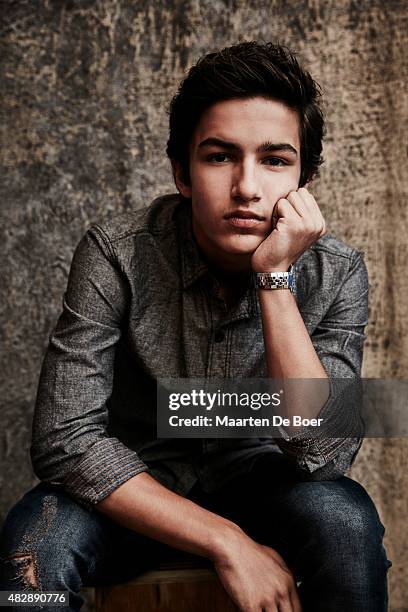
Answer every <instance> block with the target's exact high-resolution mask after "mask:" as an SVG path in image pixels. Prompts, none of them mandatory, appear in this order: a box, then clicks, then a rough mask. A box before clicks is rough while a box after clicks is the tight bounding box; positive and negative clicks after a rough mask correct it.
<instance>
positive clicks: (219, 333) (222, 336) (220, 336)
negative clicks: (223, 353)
mask: <svg viewBox="0 0 408 612" xmlns="http://www.w3.org/2000/svg"><path fill="white" fill-rule="evenodd" d="M224 339H225V334H224V332H223V331H217V332H216V334H215V336H214V340H215V342H222V341H223V340H224Z"/></svg>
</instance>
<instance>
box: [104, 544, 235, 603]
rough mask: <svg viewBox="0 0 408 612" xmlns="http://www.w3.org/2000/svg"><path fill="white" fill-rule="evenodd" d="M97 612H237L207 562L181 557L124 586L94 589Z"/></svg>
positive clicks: (141, 575)
mask: <svg viewBox="0 0 408 612" xmlns="http://www.w3.org/2000/svg"><path fill="white" fill-rule="evenodd" d="M95 610H96V612H236V611H237V610H238V608H237V606H235V604H234V603H233V602H232V601H231V599H230V598H229V596H228V594H227V592H226V591H225V589H224V587H223V586H222V584H221V582H220V581H219V578H218V576H217V573H216V572H215V570H214V569H212V568H211V565H210V564H209V563H208V562H206V561H205V560H201V559H199V558H194V557H193V556H191V557H190V556H189V555H185V554H184V555H183V554H180V556H179V557H177V558H175V559H174V560H172V561H168V562H166V563H162V564H160V565H159V566H158V567H157V568H155V569H154V570H152V571H148V572H145V573H143V574H140V575H139V576H137V577H136V578H135V579H134V580H131V581H130V582H126V583H124V584H118V585H114V586H107V587H97V588H96V589H95Z"/></svg>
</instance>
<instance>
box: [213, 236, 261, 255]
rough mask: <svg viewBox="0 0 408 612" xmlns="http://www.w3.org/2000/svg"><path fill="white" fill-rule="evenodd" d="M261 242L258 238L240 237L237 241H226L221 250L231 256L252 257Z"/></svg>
mask: <svg viewBox="0 0 408 612" xmlns="http://www.w3.org/2000/svg"><path fill="white" fill-rule="evenodd" d="M261 242H262V240H259V238H255V237H251V238H250V239H248V238H247V237H245V238H243V237H240V238H238V239H237V240H231V241H228V243H227V244H225V243H224V244H223V245H222V250H223V251H225V252H227V253H230V254H231V255H252V254H253V253H254V252H255V251H256V249H257V248H258V247H259V245H260V244H261Z"/></svg>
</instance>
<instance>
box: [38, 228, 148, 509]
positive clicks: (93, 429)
mask: <svg viewBox="0 0 408 612" xmlns="http://www.w3.org/2000/svg"><path fill="white" fill-rule="evenodd" d="M128 300H129V288H128V285H127V282H126V278H125V276H124V274H123V272H122V271H121V268H120V265H119V263H118V262H117V260H115V253H114V250H113V248H112V245H111V244H110V242H109V240H108V238H107V236H106V235H105V234H104V232H103V231H102V229H101V228H98V227H93V228H91V229H90V230H89V231H88V232H87V233H86V235H85V236H84V238H83V239H82V240H81V242H80V243H79V245H78V247H77V249H76V251H75V254H74V257H73V260H72V264H71V270H70V274H69V279H68V286H67V291H66V293H65V295H64V299H63V310H62V313H61V315H60V317H59V319H58V322H57V325H56V327H55V329H54V331H53V333H52V334H51V336H50V340H49V345H48V349H47V351H46V355H45V358H44V362H43V365H42V369H41V374H40V381H39V386H38V392H37V400H36V405H35V411H34V419H33V436H32V445H31V459H32V464H33V468H34V471H35V473H36V475H37V476H38V478H40V479H41V480H43V481H46V482H49V483H53V484H55V485H58V486H61V488H63V489H64V490H66V491H67V492H68V493H69V494H70V495H72V497H74V498H75V499H76V500H77V501H78V502H80V503H82V504H83V505H86V506H88V507H91V506H93V505H94V504H96V503H97V502H99V501H100V500H102V499H103V498H104V497H106V496H107V495H109V493H111V492H112V491H114V490H115V489H116V488H117V487H119V486H120V485H121V484H122V483H123V482H125V481H126V480H128V479H129V478H131V477H132V476H135V475H136V474H138V473H140V472H142V471H146V470H147V469H148V468H147V466H146V465H145V464H144V463H143V461H141V459H140V458H139V457H138V455H137V453H135V452H134V451H132V450H131V449H129V448H128V447H126V446H125V445H124V444H123V443H122V442H120V441H119V440H118V439H117V438H112V437H109V434H108V430H107V425H108V408H107V401H108V399H109V397H110V395H111V393H112V384H113V371H114V368H113V365H114V358H115V346H116V345H117V343H118V341H119V339H120V336H121V329H122V327H123V325H124V320H125V319H126V310H127V308H128Z"/></svg>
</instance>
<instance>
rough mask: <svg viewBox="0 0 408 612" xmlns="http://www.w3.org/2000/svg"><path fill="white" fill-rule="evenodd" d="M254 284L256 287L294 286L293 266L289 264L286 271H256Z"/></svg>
mask: <svg viewBox="0 0 408 612" xmlns="http://www.w3.org/2000/svg"><path fill="white" fill-rule="evenodd" d="M256 286H257V288H258V289H289V291H293V290H294V287H295V275H294V273H293V266H292V265H291V266H289V270H288V271H287V272H257V273H256Z"/></svg>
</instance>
